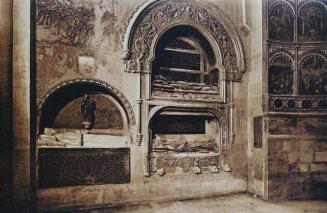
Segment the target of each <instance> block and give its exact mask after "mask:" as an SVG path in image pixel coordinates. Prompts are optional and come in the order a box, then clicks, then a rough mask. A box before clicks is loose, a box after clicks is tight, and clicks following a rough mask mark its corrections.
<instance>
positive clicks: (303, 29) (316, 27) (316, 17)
mask: <svg viewBox="0 0 327 213" xmlns="http://www.w3.org/2000/svg"><path fill="white" fill-rule="evenodd" d="M298 36H299V40H301V41H325V40H326V39H327V9H326V6H324V5H323V3H319V2H310V3H307V4H305V5H304V6H303V7H302V8H300V11H299V18H298Z"/></svg>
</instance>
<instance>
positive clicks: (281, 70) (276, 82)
mask: <svg viewBox="0 0 327 213" xmlns="http://www.w3.org/2000/svg"><path fill="white" fill-rule="evenodd" d="M269 64H270V65H269V86H268V89H269V93H271V94H292V92H293V60H292V58H290V57H289V56H288V55H286V54H282V53H281V54H277V55H275V56H274V57H273V58H272V59H271V60H270V63H269Z"/></svg>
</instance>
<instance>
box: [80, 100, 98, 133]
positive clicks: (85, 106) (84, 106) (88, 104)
mask: <svg viewBox="0 0 327 213" xmlns="http://www.w3.org/2000/svg"><path fill="white" fill-rule="evenodd" d="M95 110H96V103H95V101H94V100H93V99H92V97H90V96H88V95H85V96H84V99H83V101H82V102H81V112H82V114H83V117H84V122H85V123H87V124H89V126H90V127H92V126H93V125H94V121H95V114H94V113H95ZM84 122H83V123H84Z"/></svg>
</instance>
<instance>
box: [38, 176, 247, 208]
mask: <svg viewBox="0 0 327 213" xmlns="http://www.w3.org/2000/svg"><path fill="white" fill-rule="evenodd" d="M148 181H149V182H148V183H143V182H138V183H131V184H107V185H95V186H77V187H63V188H53V189H40V190H39V191H38V195H37V198H38V210H39V211H52V210H65V209H89V208H100V207H101V208H103V207H111V206H120V205H131V204H141V203H149V202H152V201H159V202H163V201H172V200H184V199H191V198H192V199H193V198H204V197H212V196H219V195H226V194H231V193H238V192H245V191H246V190H247V181H246V179H245V178H242V177H235V176H234V175H232V174H231V173H225V172H222V173H218V174H201V175H182V176H176V175H174V176H169V175H167V176H164V177H158V176H156V177H151V178H149V179H148Z"/></svg>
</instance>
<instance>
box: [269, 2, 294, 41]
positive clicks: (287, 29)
mask: <svg viewBox="0 0 327 213" xmlns="http://www.w3.org/2000/svg"><path fill="white" fill-rule="evenodd" d="M294 17H295V12H294V7H293V6H292V5H291V3H289V2H288V1H276V2H274V3H273V4H272V5H271V6H270V7H269V39H271V40H276V41H285V42H292V41H293V40H294V20H295V18H294Z"/></svg>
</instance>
